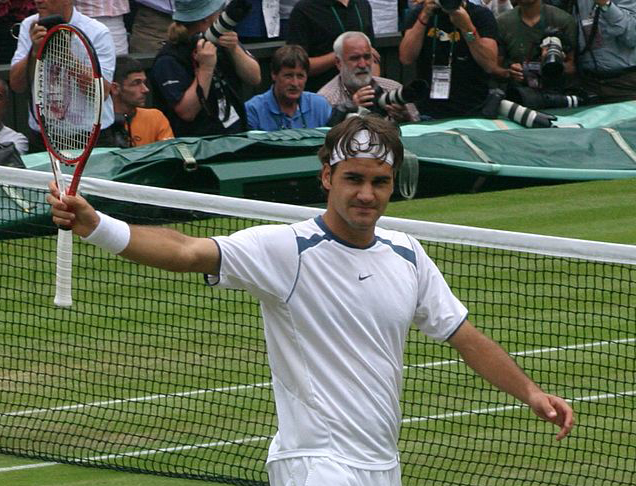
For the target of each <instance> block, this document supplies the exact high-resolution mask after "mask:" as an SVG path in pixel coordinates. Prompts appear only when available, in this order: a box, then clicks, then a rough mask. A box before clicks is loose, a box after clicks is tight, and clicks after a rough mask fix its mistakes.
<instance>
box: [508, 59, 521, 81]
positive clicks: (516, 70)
mask: <svg viewBox="0 0 636 486" xmlns="http://www.w3.org/2000/svg"><path fill="white" fill-rule="evenodd" d="M508 73H509V75H510V79H512V80H513V81H517V82H519V83H521V82H523V66H522V65H521V64H519V63H518V62H516V63H513V64H511V65H510V67H509V68H508Z"/></svg>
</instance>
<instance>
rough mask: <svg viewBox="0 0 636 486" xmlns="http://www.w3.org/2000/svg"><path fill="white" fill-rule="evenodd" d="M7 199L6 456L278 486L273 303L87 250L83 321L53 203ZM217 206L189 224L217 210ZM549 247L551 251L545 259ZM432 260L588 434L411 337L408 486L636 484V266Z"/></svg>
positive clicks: (213, 224) (442, 349)
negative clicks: (266, 311)
mask: <svg viewBox="0 0 636 486" xmlns="http://www.w3.org/2000/svg"><path fill="white" fill-rule="evenodd" d="M109 187H114V188H116V187H117V185H116V184H112V183H111V186H109ZM7 188H11V191H7V190H3V191H0V195H1V198H0V203H1V206H0V215H1V219H0V238H1V240H0V268H1V269H2V270H1V275H0V295H2V300H1V303H0V321H1V322H2V323H3V324H2V326H1V327H0V368H1V369H2V372H1V375H0V389H1V390H2V393H1V394H0V429H1V430H2V433H1V434H0V452H3V453H7V454H14V455H18V456H25V457H32V458H39V459H41V460H47V461H56V462H67V463H75V464H83V465H91V466H98V467H105V468H114V469H120V470H126V471H135V472H144V473H152V474H159V475H166V476H178V477H187V478H193V479H207V480H212V481H216V482H222V483H233V484H267V474H266V472H265V467H264V462H265V458H266V454H267V447H268V444H269V441H270V439H271V437H272V436H273V434H274V433H275V430H276V420H275V415H274V413H275V410H274V404H273V397H272V390H271V387H270V372H269V368H268V365H267V358H266V352H265V345H264V340H263V330H262V321H261V318H260V315H259V309H258V305H257V302H255V301H254V299H252V298H251V297H250V296H249V295H248V294H246V293H244V292H240V291H229V290H218V289H215V290H212V289H210V288H209V287H207V286H206V285H204V284H203V281H202V277H201V276H200V275H194V274H193V275H182V274H172V273H169V272H164V271H160V270H154V269H150V268H147V267H143V266H139V265H136V264H132V263H129V262H127V261H124V260H123V259H120V258H118V257H115V256H112V255H109V254H106V253H105V252H103V251H102V250H100V249H98V248H96V247H93V246H91V245H88V244H77V245H75V246H74V251H75V258H74V265H75V268H74V279H75V282H74V284H75V285H74V287H75V295H74V306H73V307H72V308H71V309H59V308H55V307H54V306H53V305H52V294H53V292H54V289H53V285H52V282H53V281H54V273H55V265H54V261H55V258H54V251H55V241H54V237H53V236H47V234H52V233H54V230H55V228H53V227H52V226H51V224H50V223H49V217H48V215H47V211H48V210H47V208H46V205H45V204H44V192H43V190H41V189H30V188H25V187H18V186H6V185H5V186H4V189H7ZM120 192H121V191H120ZM9 194H12V196H10V195H9ZM188 197H192V196H191V195H190V196H188ZM197 197H199V196H197ZM201 197H202V198H203V199H201V201H200V202H199V204H196V205H193V207H195V208H197V209H200V208H201V207H207V206H208V205H209V204H213V203H210V202H209V201H211V200H212V199H210V197H209V196H201ZM16 198H21V200H22V202H23V203H24V202H27V203H28V204H27V206H28V207H29V208H30V209H29V210H28V212H27V211H25V209H24V206H25V205H24V204H21V203H18V202H17V201H16ZM117 198H120V196H117ZM206 198H207V199H206ZM184 199H185V196H184ZM215 200H218V201H222V199H215ZM91 201H92V202H93V203H94V204H95V205H97V206H98V207H100V208H102V209H104V210H106V211H108V212H109V213H110V214H112V215H113V216H115V217H119V218H122V219H126V220H129V221H134V222H136V223H148V224H154V225H157V224H165V225H169V226H170V227H174V228H177V229H179V230H182V231H184V232H186V233H188V234H192V235H197V236H209V235H219V234H230V233H232V232H234V231H236V230H238V229H241V228H244V227H248V226H252V225H255V224H269V223H272V222H275V221H276V219H280V220H285V221H287V220H289V219H290V218H289V216H287V215H284V216H281V217H280V218H276V217H275V216H271V217H267V218H264V217H262V216H259V217H256V218H248V217H245V211H244V210H241V211H237V213H238V216H231V215H228V214H225V213H226V212H227V210H226V209H223V210H222V211H219V212H218V213H216V214H214V213H210V212H201V211H195V210H182V209H179V210H176V209H169V208H165V207H157V206H154V205H153V206H150V205H148V206H144V205H140V204H139V202H138V201H135V202H126V201H122V200H115V199H112V198H108V197H104V196H103V191H102V196H100V197H96V196H93V197H92V198H91ZM245 204H247V206H248V208H247V210H249V204H251V203H250V202H245ZM229 206H232V204H229ZM274 209H275V208H274ZM274 209H272V208H271V207H268V211H269V212H272V211H274ZM206 211H207V210H206ZM285 211H288V212H289V211H290V210H289V209H285ZM291 212H292V213H293V212H294V210H291ZM297 212H298V214H299V215H300V214H301V213H302V211H301V209H300V208H299V209H298V210H297ZM255 214H258V213H255ZM299 219H303V218H300V217H299ZM415 227H417V225H416V226H415ZM459 231H460V233H459V235H460V236H461V229H460V230H459ZM420 238H421V236H420ZM519 243H520V246H524V245H525V243H526V241H521V240H520V242H519ZM553 243H554V242H552V241H550V240H549V239H546V247H547V246H550V245H553ZM422 244H423V246H424V248H425V250H426V251H427V253H428V254H429V255H430V256H431V257H432V258H433V260H434V261H435V262H436V263H437V265H438V266H439V267H440V269H441V270H442V272H443V273H444V275H445V277H446V279H447V281H448V282H449V284H450V286H451V288H452V289H453V291H454V292H455V293H456V295H457V296H458V297H459V298H460V299H461V300H462V301H463V302H464V303H465V304H466V306H467V307H468V308H469V310H470V312H471V320H472V321H473V322H474V323H475V324H476V325H477V326H478V327H480V328H481V329H483V330H484V331H485V332H486V333H487V334H489V335H490V336H492V337H493V338H495V339H496V340H497V341H499V342H500V343H501V344H502V345H503V346H504V347H505V348H506V349H507V350H508V351H509V352H510V353H511V354H513V355H514V356H515V359H516V360H517V361H518V362H519V364H520V365H521V366H522V367H523V368H524V369H525V370H526V372H527V373H528V374H530V375H531V376H532V378H533V379H535V380H536V381H537V382H539V383H540V384H541V385H542V387H543V388H544V389H545V390H546V391H548V392H550V393H554V394H558V395H560V396H563V397H565V398H567V399H568V400H569V401H571V402H572V404H573V406H574V408H575V410H576V413H577V422H578V424H577V426H576V427H575V429H574V431H573V433H572V436H571V437H569V438H568V439H566V440H565V441H563V442H561V443H556V442H555V441H554V435H555V434H556V430H555V429H554V428H553V426H551V425H550V424H546V423H544V422H543V421H541V420H539V419H537V418H536V417H535V416H534V415H532V413H531V412H530V411H529V409H528V408H527V407H525V406H522V405H520V404H519V403H518V402H515V401H514V400H513V399H511V398H510V397H508V396H507V395H505V394H503V393H501V392H498V391H496V390H495V389H493V388H492V387H491V386H490V385H488V384H487V383H485V382H483V380H481V379H480V378H479V377H477V376H476V375H475V374H474V373H473V372H472V371H470V370H469V369H468V368H467V367H466V366H465V365H464V364H463V362H461V361H459V360H458V358H457V354H456V353H455V352H453V350H452V349H451V348H450V347H449V346H446V345H440V344H439V343H434V342H431V341H430V340H428V339H427V338H426V337H424V336H423V335H422V334H421V333H419V332H417V331H415V330H412V331H411V333H410V334H409V338H408V342H407V347H406V356H405V370H404V377H405V378H404V391H403V401H402V406H403V411H404V414H403V424H402V430H401V438H400V444H399V446H400V451H401V459H402V472H403V483H404V484H405V485H419V484H436V485H475V484H497V485H506V486H509V485H522V484H523V485H545V484H559V485H577V486H578V485H598V484H606V485H632V484H634V479H635V478H634V470H635V469H636V464H635V462H636V460H635V458H636V444H635V443H634V441H633V437H634V432H635V430H634V423H635V417H634V409H635V407H634V405H635V403H634V395H635V394H636V388H635V386H634V383H635V382H636V376H635V360H634V344H635V342H636V316H635V309H636V283H635V282H636V266H634V265H633V264H632V263H618V262H615V263H611V262H603V261H598V259H593V260H588V259H584V258H580V257H577V258H573V257H565V256H558V257H557V256H547V255H543V254H537V253H530V252H526V251H520V250H512V249H496V248H488V247H487V246H474V245H467V244H458V243H452V242H451V243H449V242H432V241H425V240H424V239H422ZM569 244H571V245H574V244H575V242H571V243H569ZM495 246H496V245H495ZM628 250H629V251H632V250H630V249H628ZM572 252H573V254H577V251H576V248H574V247H573V248H572ZM633 254H634V253H633V251H632V255H633Z"/></svg>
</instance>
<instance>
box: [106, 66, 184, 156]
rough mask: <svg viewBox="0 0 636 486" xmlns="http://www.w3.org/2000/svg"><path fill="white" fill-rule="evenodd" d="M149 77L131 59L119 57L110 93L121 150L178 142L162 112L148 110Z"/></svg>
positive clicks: (117, 143)
mask: <svg viewBox="0 0 636 486" xmlns="http://www.w3.org/2000/svg"><path fill="white" fill-rule="evenodd" d="M148 91H149V90H148V87H147V86H146V73H145V72H144V69H143V68H142V67H141V63H140V62H139V61H138V60H136V59H133V58H132V57H129V56H119V57H117V63H116V64H115V76H114V78H113V82H112V84H111V85H110V93H111V96H112V97H113V105H114V107H115V123H114V124H113V129H114V132H115V133H114V135H115V145H116V146H117V147H138V146H140V145H146V144H148V143H153V142H158V141H160V140H167V139H170V138H174V135H173V134H172V128H170V122H169V121H168V119H167V118H166V117H165V116H164V114H163V113H161V112H160V111H159V110H156V109H154V108H143V107H144V106H146V95H147V94H148Z"/></svg>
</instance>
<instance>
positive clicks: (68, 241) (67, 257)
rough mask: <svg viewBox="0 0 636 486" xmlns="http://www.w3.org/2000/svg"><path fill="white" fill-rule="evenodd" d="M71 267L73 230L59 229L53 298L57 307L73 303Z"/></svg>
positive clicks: (68, 305)
mask: <svg viewBox="0 0 636 486" xmlns="http://www.w3.org/2000/svg"><path fill="white" fill-rule="evenodd" d="M72 269H73V232H72V231H69V230H63V229H60V230H58V232H57V269H56V275H55V299H54V300H53V303H54V304H55V305H56V306H58V307H70V306H71V305H73V298H72V297H71V272H72Z"/></svg>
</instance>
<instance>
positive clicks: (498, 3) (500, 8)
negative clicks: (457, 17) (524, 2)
mask: <svg viewBox="0 0 636 486" xmlns="http://www.w3.org/2000/svg"><path fill="white" fill-rule="evenodd" d="M515 3H518V2H517V0H515ZM482 5H483V6H484V7H486V8H488V9H490V11H491V12H492V13H493V15H494V16H495V18H497V17H499V15H501V14H502V13H504V12H507V11H508V10H512V9H513V6H512V3H510V0H483V2H482Z"/></svg>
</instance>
